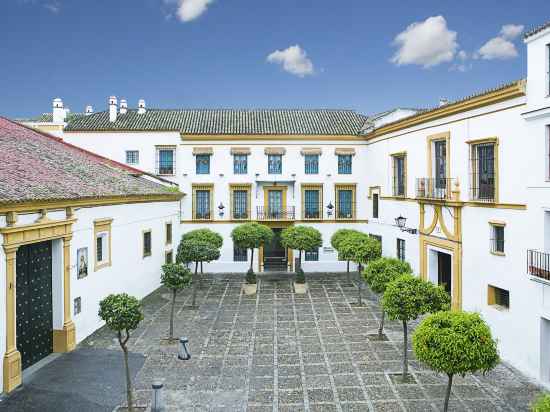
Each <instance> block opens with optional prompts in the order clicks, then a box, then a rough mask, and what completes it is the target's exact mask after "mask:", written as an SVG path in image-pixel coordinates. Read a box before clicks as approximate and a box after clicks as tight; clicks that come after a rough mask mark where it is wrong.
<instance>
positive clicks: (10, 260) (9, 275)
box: [3, 247, 21, 393]
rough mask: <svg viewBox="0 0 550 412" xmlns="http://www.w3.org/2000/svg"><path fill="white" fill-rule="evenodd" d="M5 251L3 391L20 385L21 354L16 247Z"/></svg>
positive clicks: (9, 390)
mask: <svg viewBox="0 0 550 412" xmlns="http://www.w3.org/2000/svg"><path fill="white" fill-rule="evenodd" d="M5 252H6V353H5V354H4V371H3V372H4V385H3V386H4V388H3V389H4V392H6V393H7V392H11V391H12V390H14V389H15V388H16V387H18V386H19V385H21V354H20V353H19V351H18V350H17V346H16V342H15V256H16V253H17V247H13V248H5Z"/></svg>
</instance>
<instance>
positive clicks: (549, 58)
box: [546, 44, 550, 96]
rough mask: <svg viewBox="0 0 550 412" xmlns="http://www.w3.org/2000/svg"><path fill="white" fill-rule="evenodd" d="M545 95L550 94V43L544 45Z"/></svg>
mask: <svg viewBox="0 0 550 412" xmlns="http://www.w3.org/2000/svg"><path fill="white" fill-rule="evenodd" d="M546 96H550V44H547V45H546Z"/></svg>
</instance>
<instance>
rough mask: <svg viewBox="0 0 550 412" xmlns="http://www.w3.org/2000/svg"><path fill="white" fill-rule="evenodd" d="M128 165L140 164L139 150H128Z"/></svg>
mask: <svg viewBox="0 0 550 412" xmlns="http://www.w3.org/2000/svg"><path fill="white" fill-rule="evenodd" d="M126 164H129V165H137V164H139V151H138V150H126Z"/></svg>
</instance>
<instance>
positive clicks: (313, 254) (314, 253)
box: [305, 249, 319, 262]
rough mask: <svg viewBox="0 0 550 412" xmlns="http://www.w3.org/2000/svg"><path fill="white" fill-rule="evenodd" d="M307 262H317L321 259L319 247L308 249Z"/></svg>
mask: <svg viewBox="0 0 550 412" xmlns="http://www.w3.org/2000/svg"><path fill="white" fill-rule="evenodd" d="M305 259H306V262H317V261H318V260H319V249H316V250H311V251H306V254H305Z"/></svg>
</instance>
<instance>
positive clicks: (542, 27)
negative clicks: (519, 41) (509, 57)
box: [523, 20, 550, 39]
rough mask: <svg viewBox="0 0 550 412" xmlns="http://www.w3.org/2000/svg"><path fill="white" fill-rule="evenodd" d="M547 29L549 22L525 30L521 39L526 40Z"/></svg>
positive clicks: (549, 26) (549, 25)
mask: <svg viewBox="0 0 550 412" xmlns="http://www.w3.org/2000/svg"><path fill="white" fill-rule="evenodd" d="M548 28H550V20H549V21H547V22H546V23H543V24H541V25H539V26H535V27H533V28H531V29H530V30H527V31H526V32H525V34H524V35H523V38H524V39H526V38H528V37H531V36H533V35H535V34H537V33H540V32H541V31H543V30H546V29H548Z"/></svg>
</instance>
